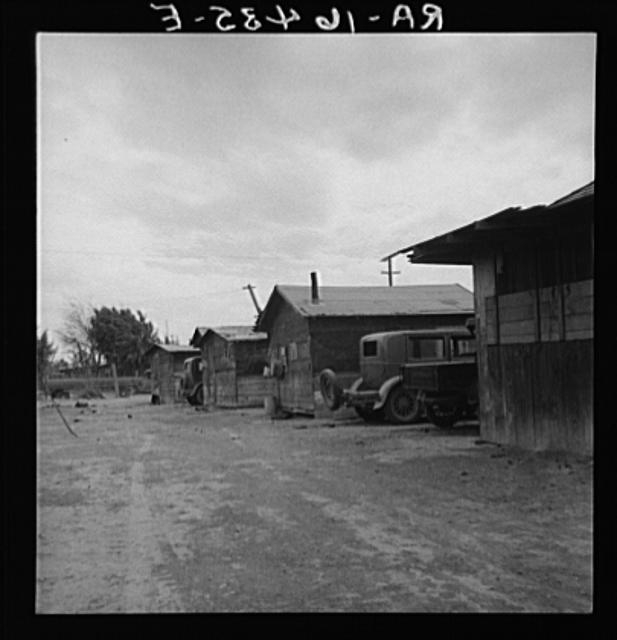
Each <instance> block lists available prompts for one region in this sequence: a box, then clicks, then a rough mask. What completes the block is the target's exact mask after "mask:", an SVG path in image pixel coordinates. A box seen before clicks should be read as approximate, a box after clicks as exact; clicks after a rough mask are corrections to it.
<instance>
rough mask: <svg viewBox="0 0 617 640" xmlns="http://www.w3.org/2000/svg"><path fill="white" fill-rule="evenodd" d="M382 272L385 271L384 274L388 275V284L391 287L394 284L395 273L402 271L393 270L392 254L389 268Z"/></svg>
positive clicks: (389, 259)
mask: <svg viewBox="0 0 617 640" xmlns="http://www.w3.org/2000/svg"><path fill="white" fill-rule="evenodd" d="M381 273H383V274H384V275H387V276H388V286H389V287H391V286H392V276H393V275H394V274H397V273H400V271H392V257H391V256H390V257H389V258H388V270H387V271H382V272H381Z"/></svg>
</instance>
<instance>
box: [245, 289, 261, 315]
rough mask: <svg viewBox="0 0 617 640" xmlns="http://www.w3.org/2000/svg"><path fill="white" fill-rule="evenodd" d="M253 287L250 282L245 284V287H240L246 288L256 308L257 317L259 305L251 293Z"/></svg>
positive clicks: (259, 309) (259, 313) (259, 310)
mask: <svg viewBox="0 0 617 640" xmlns="http://www.w3.org/2000/svg"><path fill="white" fill-rule="evenodd" d="M254 288H255V287H254V286H253V285H252V284H247V285H246V286H245V287H242V289H248V292H249V294H250V295H251V299H252V300H253V304H254V305H255V309H256V310H257V317H258V318H259V316H261V307H260V306H259V302H257V298H256V297H255V294H254V293H253V289H254Z"/></svg>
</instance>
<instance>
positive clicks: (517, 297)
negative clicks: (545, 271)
mask: <svg viewBox="0 0 617 640" xmlns="http://www.w3.org/2000/svg"><path fill="white" fill-rule="evenodd" d="M497 305H498V315H499V342H500V343H502V344H509V343H525V342H535V341H536V340H537V336H538V326H537V313H536V311H537V299H536V292H535V290H532V291H519V292H517V293H509V294H505V295H501V296H498V298H497Z"/></svg>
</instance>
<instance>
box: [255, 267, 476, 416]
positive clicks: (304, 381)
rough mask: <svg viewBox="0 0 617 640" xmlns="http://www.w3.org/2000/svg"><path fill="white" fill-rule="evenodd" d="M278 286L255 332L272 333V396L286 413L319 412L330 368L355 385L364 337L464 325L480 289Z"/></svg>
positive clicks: (315, 284)
mask: <svg viewBox="0 0 617 640" xmlns="http://www.w3.org/2000/svg"><path fill="white" fill-rule="evenodd" d="M312 275H313V280H312V282H311V284H310V285H308V286H297V285H276V286H275V287H274V289H273V291H272V293H271V295H270V298H269V299H268V302H267V304H266V306H265V308H264V310H263V311H262V312H261V314H260V315H259V318H258V320H257V324H256V329H257V330H258V331H265V332H267V334H268V365H269V370H270V373H271V375H272V378H271V380H272V381H273V385H272V387H271V392H272V395H273V396H274V398H275V401H276V403H277V405H278V406H279V407H280V408H282V409H283V410H285V411H290V412H302V413H308V414H314V413H315V409H316V397H315V396H316V392H317V394H318V388H319V386H318V376H319V373H320V372H321V371H322V370H323V369H325V368H331V369H334V371H336V373H337V376H338V377H339V379H342V380H349V382H350V383H351V382H352V381H353V380H354V379H355V378H357V377H358V375H359V342H360V338H361V337H362V336H364V335H367V334H369V333H374V332H378V331H395V330H401V329H432V328H437V327H464V326H465V322H466V321H467V320H468V319H469V318H471V317H472V316H473V294H472V293H471V292H470V291H468V290H467V289H465V288H464V287H462V286H461V285H459V284H443V285H441V284H440V285H412V286H395V287H383V286H382V287H341V286H336V287H332V286H326V287H320V286H318V283H317V278H316V275H315V274H312Z"/></svg>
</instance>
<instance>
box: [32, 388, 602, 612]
mask: <svg viewBox="0 0 617 640" xmlns="http://www.w3.org/2000/svg"><path fill="white" fill-rule="evenodd" d="M62 403H63V404H62V405H61V406H62V410H63V413H64V414H65V416H66V417H67V420H68V421H69V424H70V425H71V427H72V428H73V429H74V430H75V432H76V433H77V434H78V436H79V437H78V438H74V437H72V436H71V435H70V434H69V433H68V431H67V430H66V428H65V426H64V425H63V424H62V421H61V419H60V416H59V415H58V413H57V412H56V411H55V410H54V409H53V408H52V407H50V406H49V405H47V406H46V405H45V404H44V403H41V405H40V408H39V423H38V473H37V478H38V505H39V506H38V531H37V542H38V544H37V603H36V610H37V612H39V613H54V612H58V613H112V612H213V611H216V612H236V611H281V612H283V611H301V612H307V611H358V612H362V611H384V612H387V611H409V612H454V611H457V612H519V611H520V612H522V611H525V612H587V611H590V609H591V581H592V570H591V562H592V531H591V529H592V524H591V510H592V504H591V503H592V496H591V493H592V465H591V462H590V461H589V460H588V459H582V458H574V457H572V456H569V457H567V458H566V457H564V456H556V455H547V454H543V455H540V454H532V453H529V452H521V451H519V452H517V451H514V450H510V449H506V448H503V447H497V446H495V445H490V444H487V443H482V442H481V441H480V442H479V441H478V438H479V436H478V432H477V426H473V425H472V426H467V427H465V426H462V427H458V428H456V429H454V430H449V431H440V430H438V429H436V428H434V427H432V426H430V425H413V426H405V427H395V426H379V425H365V424H364V423H362V422H361V421H359V420H355V419H351V420H346V421H332V420H311V419H302V418H294V419H291V420H280V421H271V420H270V419H269V418H267V417H266V416H265V415H264V413H263V410H261V409H250V410H234V411H215V412H210V413H208V412H203V411H195V410H194V409H193V408H191V407H189V406H188V405H186V406H150V405H149V404H148V397H147V396H133V397H132V398H126V399H119V400H116V399H106V400H98V401H94V404H93V401H90V406H88V407H86V408H81V409H80V408H75V406H74V404H75V401H74V400H64V401H62Z"/></svg>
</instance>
